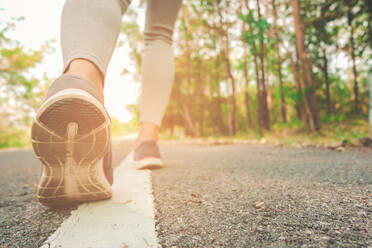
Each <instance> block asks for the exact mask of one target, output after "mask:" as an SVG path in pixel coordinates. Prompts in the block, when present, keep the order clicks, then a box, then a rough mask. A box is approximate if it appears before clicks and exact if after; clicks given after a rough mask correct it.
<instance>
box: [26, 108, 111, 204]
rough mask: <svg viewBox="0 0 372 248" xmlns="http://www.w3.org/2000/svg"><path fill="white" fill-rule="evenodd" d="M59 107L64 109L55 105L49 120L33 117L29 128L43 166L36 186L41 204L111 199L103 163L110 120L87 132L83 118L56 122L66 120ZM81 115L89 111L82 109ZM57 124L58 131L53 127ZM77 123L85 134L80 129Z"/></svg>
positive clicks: (108, 144)
mask: <svg viewBox="0 0 372 248" xmlns="http://www.w3.org/2000/svg"><path fill="white" fill-rule="evenodd" d="M61 106H62V108H66V106H63V104H61V103H60V102H59V103H56V104H55V105H54V107H55V109H54V111H53V112H52V114H49V118H50V120H51V121H50V122H48V119H46V120H47V121H45V118H44V122H42V121H40V120H39V119H35V121H34V123H33V125H32V129H31V136H32V145H33V148H34V151H35V154H36V156H37V157H38V159H39V160H40V161H41V163H42V169H43V173H42V176H41V178H40V182H39V186H38V189H37V196H38V199H39V201H40V203H42V204H43V205H46V206H51V207H59V206H63V205H70V204H76V203H80V202H88V201H97V200H104V199H108V198H110V197H111V196H112V190H111V186H110V184H109V182H108V181H107V179H106V178H105V175H104V172H103V163H102V161H103V157H104V156H105V155H106V153H107V151H108V149H109V146H110V123H109V121H106V122H103V123H102V124H101V125H100V126H98V127H95V128H94V129H93V130H91V131H90V132H87V131H86V123H84V122H83V120H84V119H76V121H70V122H68V123H62V124H59V123H61V122H62V120H65V119H64V116H60V115H64V114H65V113H64V112H63V111H58V110H59V109H61ZM52 107H53V105H52ZM90 109H92V108H90ZM88 110H89V109H88ZM80 111H82V109H81V110H80ZM84 114H85V115H87V114H89V113H87V111H85V112H84ZM94 114H96V113H94ZM75 115H76V113H75ZM76 116H78V115H76ZM91 116H93V114H91ZM91 116H89V117H90V119H92V117H91ZM51 117H53V118H51ZM100 118H101V117H100ZM56 119H60V120H61V121H56ZM101 119H102V118H101ZM57 124H58V133H57V132H56V131H55V130H56V128H53V127H55V126H56V125H57ZM53 125H54V126H53ZM80 126H82V127H83V128H84V133H81V132H79V131H80V130H79V128H80ZM51 127H52V128H51ZM62 129H64V130H65V131H62Z"/></svg>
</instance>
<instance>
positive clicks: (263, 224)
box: [0, 141, 372, 248]
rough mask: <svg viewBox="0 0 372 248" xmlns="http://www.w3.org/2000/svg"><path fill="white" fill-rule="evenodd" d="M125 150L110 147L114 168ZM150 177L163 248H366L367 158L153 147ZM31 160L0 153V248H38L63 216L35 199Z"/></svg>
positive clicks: (370, 211)
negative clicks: (157, 153)
mask: <svg viewBox="0 0 372 248" xmlns="http://www.w3.org/2000/svg"><path fill="white" fill-rule="evenodd" d="M130 149H131V142H128V141H125V142H124V141H120V142H119V141H116V142H114V158H113V159H114V164H115V165H118V164H119V162H120V161H121V160H122V159H124V157H125V156H126V155H127V154H128V153H129V152H130ZM161 151H162V154H163V156H164V160H165V162H166V165H167V166H166V167H165V168H164V169H162V170H156V171H154V172H153V174H152V180H153V189H154V197H155V207H156V230H157V233H158V238H159V242H160V244H161V245H162V246H163V247H262V246H264V247H371V246H372V151H371V150H347V151H346V152H343V153H340V152H335V151H329V150H321V149H316V148H285V147H276V146H270V145H220V146H200V145H187V144H181V143H176V142H171V143H162V144H161ZM39 173H40V166H39V162H38V160H37V159H36V158H35V157H34V155H33V152H32V151H31V150H15V151H0V247H1V248H3V247H4V248H5V247H9V248H10V247H22V248H23V247H25V248H27V247H38V246H39V245H40V244H42V243H43V241H44V240H45V239H46V238H47V237H48V236H49V235H51V234H52V233H53V232H54V230H56V228H58V226H59V225H60V223H62V221H63V220H64V219H66V218H67V217H68V216H69V213H70V211H71V209H68V208H67V209H62V210H52V209H49V208H46V207H44V206H41V205H40V204H38V202H37V200H36V196H35V191H36V186H37V182H38V178H39Z"/></svg>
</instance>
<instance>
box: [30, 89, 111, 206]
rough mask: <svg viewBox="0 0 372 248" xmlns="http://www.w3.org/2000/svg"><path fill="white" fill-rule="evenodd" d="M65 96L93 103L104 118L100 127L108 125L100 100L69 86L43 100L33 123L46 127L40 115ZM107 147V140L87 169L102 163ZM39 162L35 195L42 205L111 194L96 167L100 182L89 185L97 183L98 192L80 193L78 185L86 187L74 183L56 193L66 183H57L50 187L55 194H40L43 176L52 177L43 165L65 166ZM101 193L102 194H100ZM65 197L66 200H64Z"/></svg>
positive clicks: (64, 176)
mask: <svg viewBox="0 0 372 248" xmlns="http://www.w3.org/2000/svg"><path fill="white" fill-rule="evenodd" d="M67 98H73V99H81V100H84V101H87V102H89V103H90V104H92V105H94V106H95V107H96V108H98V109H99V110H100V112H101V113H102V115H103V116H104V118H105V122H104V123H103V124H102V125H100V127H104V126H108V125H109V124H110V122H111V120H110V117H109V115H108V113H107V112H106V110H105V108H104V106H103V104H102V103H101V102H99V101H98V100H97V99H96V98H94V97H93V96H91V95H90V94H88V93H87V92H85V91H83V90H80V89H73V88H71V89H64V90H61V91H60V92H58V93H56V94H55V95H53V96H52V97H50V98H49V99H48V100H47V101H45V102H44V103H43V104H42V106H41V107H40V109H39V111H38V112H37V115H36V117H35V120H34V123H33V125H39V126H42V127H43V128H46V127H45V126H44V125H43V124H42V123H41V122H40V120H39V118H40V116H41V115H42V114H43V113H44V111H45V110H46V109H48V108H49V107H50V106H51V105H53V104H55V103H57V102H58V101H61V100H64V99H67ZM100 127H97V128H96V129H99V128H100ZM50 131H51V132H50V133H51V134H53V135H56V134H55V133H54V132H53V131H52V130H50ZM88 135H89V134H88ZM108 140H109V139H108ZM108 147H109V142H107V143H106V145H105V146H104V149H103V150H104V152H103V153H102V157H101V156H99V158H98V161H97V163H96V164H91V165H88V166H89V169H88V171H90V170H91V167H94V166H95V167H101V165H100V164H101V163H102V158H103V157H104V156H105V154H106V152H107V149H108ZM40 162H41V163H42V166H43V174H42V177H41V178H40V181H39V186H38V194H37V195H38V199H39V201H40V202H41V203H42V204H43V205H46V206H49V207H60V206H64V205H70V204H75V203H76V204H78V203H82V202H89V201H97V200H104V199H109V198H111V196H112V190H111V186H110V185H109V183H108V182H107V180H106V178H105V177H104V172H103V169H102V168H96V170H95V171H101V170H102V173H99V176H100V177H101V180H100V181H101V182H99V181H97V182H91V185H93V186H94V187H96V185H97V184H98V185H101V186H102V187H103V190H101V191H100V192H88V193H81V192H79V191H78V188H79V186H81V187H83V188H85V189H86V190H87V187H85V186H84V185H79V184H76V185H67V187H66V188H68V187H72V188H75V191H74V190H72V191H71V192H69V193H67V194H63V195H57V191H58V189H59V188H62V187H64V186H66V185H62V184H61V185H58V187H52V188H55V189H56V190H55V194H46V195H44V194H41V193H40V192H39V189H41V187H40V185H41V182H42V181H43V179H44V177H52V175H45V169H44V166H49V167H53V166H65V165H60V164H59V165H49V164H48V165H46V164H45V162H43V161H41V160H40ZM97 164H99V165H98V166H97ZM75 166H82V165H75ZM84 166H86V165H84ZM64 169H65V168H64ZM102 174H103V178H102ZM58 176H59V177H60V181H61V182H64V181H65V178H67V177H66V175H65V174H63V175H58ZM58 176H57V177H58ZM102 182H103V183H102ZM87 191H89V190H87ZM89 194H91V197H86V198H84V199H83V200H79V196H82V195H88V196H89ZM100 194H101V196H100ZM102 194H103V195H104V196H102ZM66 198H67V199H68V200H66ZM69 198H70V199H69Z"/></svg>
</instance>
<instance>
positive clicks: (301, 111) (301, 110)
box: [288, 54, 314, 130]
mask: <svg viewBox="0 0 372 248" xmlns="http://www.w3.org/2000/svg"><path fill="white" fill-rule="evenodd" d="M288 56H289V58H290V62H291V67H292V73H293V79H294V81H295V84H296V91H297V94H298V95H299V96H301V97H300V98H299V99H298V100H297V101H296V110H297V114H298V116H299V118H300V120H302V122H303V123H304V124H305V125H306V126H308V127H309V128H310V129H311V130H313V129H314V126H313V124H314V122H313V121H310V120H311V119H312V117H311V114H310V110H309V108H308V104H307V101H306V99H305V97H304V92H303V87H302V84H301V78H300V73H299V65H298V63H296V62H295V61H294V59H293V57H292V55H291V54H289V55H288Z"/></svg>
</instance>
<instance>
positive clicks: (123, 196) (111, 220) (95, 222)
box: [42, 154, 159, 248]
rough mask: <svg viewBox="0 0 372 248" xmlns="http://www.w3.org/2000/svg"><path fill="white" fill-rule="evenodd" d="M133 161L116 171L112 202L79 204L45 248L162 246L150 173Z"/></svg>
mask: <svg viewBox="0 0 372 248" xmlns="http://www.w3.org/2000/svg"><path fill="white" fill-rule="evenodd" d="M132 159H133V155H132V154H130V155H128V156H127V158H126V159H125V160H124V161H123V162H122V163H121V164H120V166H119V167H118V168H116V170H115V175H114V176H115V181H114V184H113V197H112V199H110V200H107V201H100V202H93V203H85V204H82V205H80V206H79V207H78V209H77V210H74V211H72V212H71V216H70V217H69V218H68V219H66V220H65V221H64V222H63V223H62V225H61V226H60V227H59V228H58V229H57V231H56V232H55V233H54V234H53V235H52V236H50V237H49V238H48V240H47V241H46V242H45V243H44V245H43V246H42V248H49V247H50V248H70V247H74V248H102V247H110V248H116V247H117V248H123V247H159V245H158V243H157V239H156V233H155V218H154V205H153V202H154V201H153V200H154V199H153V195H152V186H151V172H150V171H149V170H136V169H135V168H133V166H132V162H131V161H132Z"/></svg>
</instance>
